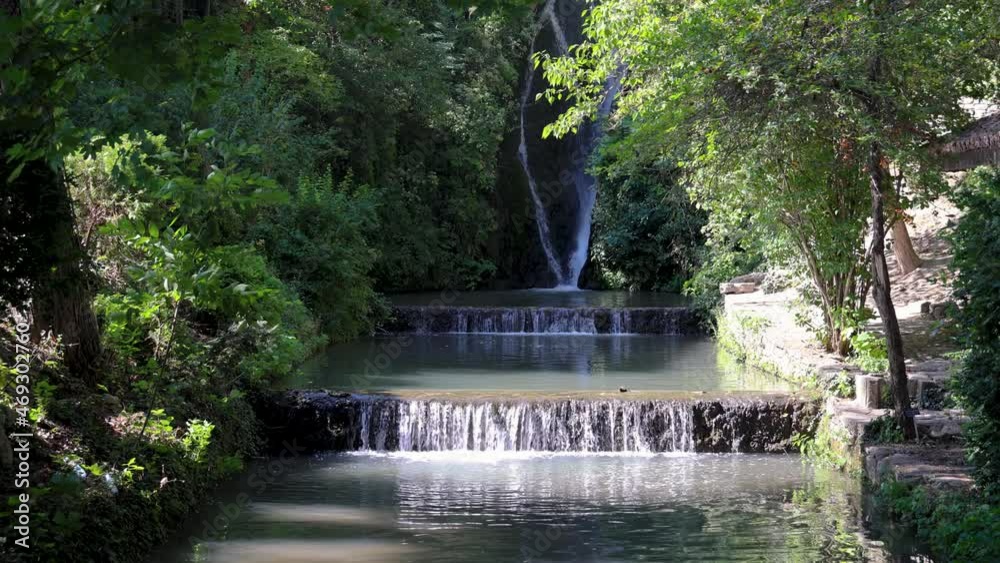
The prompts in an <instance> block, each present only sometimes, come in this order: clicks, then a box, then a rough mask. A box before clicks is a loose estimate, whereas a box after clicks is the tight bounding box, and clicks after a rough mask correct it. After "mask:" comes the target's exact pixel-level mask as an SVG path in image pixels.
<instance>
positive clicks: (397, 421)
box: [349, 398, 694, 453]
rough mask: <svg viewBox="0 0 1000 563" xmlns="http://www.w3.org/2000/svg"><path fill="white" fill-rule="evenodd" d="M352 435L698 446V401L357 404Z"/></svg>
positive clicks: (461, 442) (425, 446) (381, 446)
mask: <svg viewBox="0 0 1000 563" xmlns="http://www.w3.org/2000/svg"><path fill="white" fill-rule="evenodd" d="M357 408H358V411H359V414H358V416H357V419H356V420H357V425H356V426H354V427H352V428H351V432H352V433H353V437H351V438H349V441H352V442H353V443H354V444H356V446H357V449H359V450H374V451H386V450H394V451H404V452H413V451H450V450H467V451H546V452H570V451H572V452H642V453H653V452H689V451H694V439H693V421H692V409H691V406H690V405H685V404H684V403H675V402H669V401H644V402H633V401H594V400H572V401H545V402H529V401H517V402H505V401H489V402H475V403H461V402H445V401H435V400H429V401H424V400H410V401H395V400H385V399H380V398H369V399H363V400H361V401H359V402H358V403H357Z"/></svg>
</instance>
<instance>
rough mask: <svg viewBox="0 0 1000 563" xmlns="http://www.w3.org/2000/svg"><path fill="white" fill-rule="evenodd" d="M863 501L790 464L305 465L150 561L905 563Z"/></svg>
mask: <svg viewBox="0 0 1000 563" xmlns="http://www.w3.org/2000/svg"><path fill="white" fill-rule="evenodd" d="M240 495H243V496H240ZM860 501H861V495H860V491H859V490H858V488H857V484H856V482H855V481H853V480H851V479H850V478H849V477H847V476H844V475H842V474H840V473H837V472H835V471H828V470H825V469H821V468H816V467H813V466H811V465H809V464H804V463H802V461H801V459H800V458H799V457H798V456H790V455H788V456H786V455H738V454H736V455H715V454H666V455H662V454H661V455H653V456H637V455H622V454H615V455H581V454H566V455H558V454H542V453H531V452H527V453H511V454H500V453H483V452H464V453H463V452H427V453H411V454H357V453H355V454H328V455H324V456H320V457H313V456H303V457H299V458H292V459H290V460H289V461H286V462H277V461H274V460H272V461H269V462H262V463H260V464H258V465H255V466H253V467H251V468H250V469H249V471H248V472H247V473H246V474H245V475H244V476H243V477H242V478H241V479H240V480H239V482H238V483H237V484H236V485H235V486H234V487H233V489H232V490H230V491H228V492H227V493H226V494H225V495H224V496H223V499H222V501H221V502H220V503H219V504H216V505H214V506H212V507H210V508H208V509H207V510H205V511H204V512H203V513H202V514H199V515H196V516H194V517H193V518H192V519H191V522H190V526H189V527H188V529H187V532H186V535H185V536H183V537H181V538H179V540H178V542H177V544H176V545H175V546H174V548H173V549H170V550H166V551H165V552H163V553H161V554H160V555H159V556H158V557H157V558H155V559H154V561H158V562H162V563H179V562H182V561H205V562H214V563H219V562H230V561H233V562H235V561H241V562H257V561H297V562H305V561H310V562H311V561H383V562H389V561H409V562H414V563H424V562H428V563H429V562H470V561H484V562H516V561H560V562H562V561H656V562H659V561H809V562H812V561H885V560H898V561H907V560H909V558H908V557H907V556H908V555H909V554H911V553H912V552H913V548H912V547H911V545H910V544H909V543H908V542H907V541H906V537H905V536H897V537H895V539H894V540H892V541H888V542H884V541H875V540H873V539H871V537H872V534H871V532H870V531H869V530H868V529H867V528H868V524H866V521H865V517H864V516H863V511H862V509H861V504H860ZM883 540H884V538H883ZM192 544H194V545H195V546H196V547H195V548H194V549H192V547H191V545H192ZM914 561H916V559H914ZM925 561H926V560H925Z"/></svg>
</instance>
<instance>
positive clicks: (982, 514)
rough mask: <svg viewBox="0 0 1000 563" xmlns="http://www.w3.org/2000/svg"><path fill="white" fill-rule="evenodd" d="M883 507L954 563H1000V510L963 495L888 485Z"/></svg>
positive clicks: (879, 494) (882, 492)
mask: <svg viewBox="0 0 1000 563" xmlns="http://www.w3.org/2000/svg"><path fill="white" fill-rule="evenodd" d="M877 499H878V501H879V505H880V506H882V507H884V508H886V509H887V510H888V511H889V512H890V513H891V514H892V515H893V516H895V517H896V518H899V519H900V520H902V521H903V522H907V523H910V524H912V525H914V526H915V527H916V531H917V535H918V537H920V538H921V539H922V540H924V541H926V542H928V543H929V544H930V546H931V549H932V550H933V552H934V553H935V554H936V555H939V556H941V557H942V558H943V559H944V560H946V561H951V562H953V563H979V562H981V561H1000V543H998V542H997V541H996V538H998V537H1000V506H998V505H996V504H990V503H987V502H983V500H982V499H979V498H975V497H972V496H968V495H962V494H944V493H935V494H931V493H929V492H928V491H927V490H926V489H924V488H922V487H914V486H912V485H908V484H905V483H901V482H898V481H891V480H890V481H886V482H884V483H882V485H881V486H880V487H879V489H878V491H877Z"/></svg>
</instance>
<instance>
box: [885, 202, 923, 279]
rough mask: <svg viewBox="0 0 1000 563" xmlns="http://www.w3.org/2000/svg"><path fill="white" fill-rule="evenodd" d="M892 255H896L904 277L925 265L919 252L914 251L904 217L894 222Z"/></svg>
mask: <svg viewBox="0 0 1000 563" xmlns="http://www.w3.org/2000/svg"><path fill="white" fill-rule="evenodd" d="M892 253H893V254H895V255H896V263H897V264H899V271H900V272H902V274H903V275H904V276H905V275H906V274H909V273H910V272H912V271H913V270H916V269H917V268H919V267H920V266H921V264H922V263H923V261H922V260H921V259H920V256H918V255H917V251H916V250H914V249H913V240H911V239H910V231H909V230H907V228H906V221H904V220H903V217H902V216H900V217H899V218H897V219H896V220H895V221H893V222H892Z"/></svg>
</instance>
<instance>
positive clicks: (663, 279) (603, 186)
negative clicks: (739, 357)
mask: <svg viewBox="0 0 1000 563" xmlns="http://www.w3.org/2000/svg"><path fill="white" fill-rule="evenodd" d="M622 135H623V133H620V132H619V133H616V134H614V135H612V136H610V137H609V138H608V139H607V141H605V142H604V143H603V144H602V146H601V148H600V151H599V153H598V158H597V161H596V165H595V172H596V174H597V182H598V186H599V189H600V197H598V198H597V203H596V206H595V208H594V227H593V228H594V235H593V249H592V261H593V264H594V266H595V267H596V268H597V270H598V273H599V275H600V277H601V280H602V281H603V283H604V285H605V286H607V287H610V288H615V289H630V290H657V291H673V292H679V291H680V290H681V288H682V286H683V284H684V282H685V281H686V280H687V279H689V278H690V277H691V276H692V274H693V272H694V270H695V268H696V267H697V266H698V263H697V259H698V256H699V251H700V250H701V247H702V245H703V244H704V235H703V234H702V227H703V226H704V225H705V220H706V217H705V213H704V212H703V211H701V210H698V209H697V208H695V206H694V204H692V203H691V201H690V199H689V197H688V194H687V191H686V189H685V186H684V185H683V184H682V183H681V182H680V174H679V172H678V170H677V169H676V167H675V166H673V165H672V164H671V163H665V162H639V161H637V160H636V159H634V158H627V157H626V158H619V154H618V153H619V152H620V151H625V152H626V154H627V153H628V149H627V142H622Z"/></svg>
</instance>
